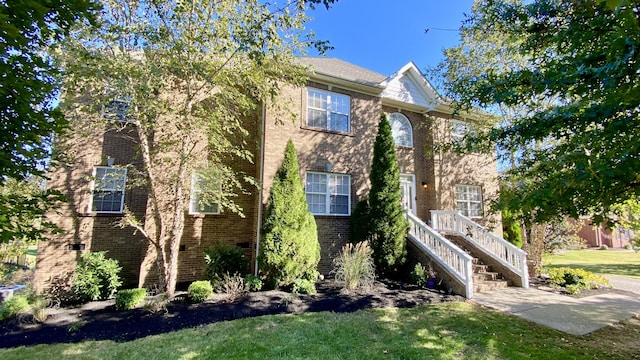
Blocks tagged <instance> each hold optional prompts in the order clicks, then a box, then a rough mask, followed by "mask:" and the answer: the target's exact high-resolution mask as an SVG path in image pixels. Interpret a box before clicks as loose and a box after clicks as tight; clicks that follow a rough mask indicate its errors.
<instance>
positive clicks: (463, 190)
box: [455, 184, 484, 219]
mask: <svg viewBox="0 0 640 360" xmlns="http://www.w3.org/2000/svg"><path fill="white" fill-rule="evenodd" d="M471 189H473V190H474V191H477V193H478V194H480V200H475V199H471V196H470V195H471V194H472V191H471ZM462 194H465V195H466V196H464V198H462V196H461V195H462ZM455 198H456V210H458V211H460V213H461V214H462V215H464V216H466V217H468V218H472V219H478V218H482V217H483V216H484V203H483V201H482V198H483V196H482V186H478V185H466V184H457V185H456V186H455ZM459 203H465V204H466V209H461V208H460V206H459ZM471 204H479V205H480V207H479V209H480V214H471V213H470V212H471V209H472V207H471Z"/></svg>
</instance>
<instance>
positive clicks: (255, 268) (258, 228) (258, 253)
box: [253, 104, 267, 276]
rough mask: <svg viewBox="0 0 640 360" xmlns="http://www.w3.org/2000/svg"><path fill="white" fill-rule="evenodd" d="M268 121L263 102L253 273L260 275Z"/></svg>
mask: <svg viewBox="0 0 640 360" xmlns="http://www.w3.org/2000/svg"><path fill="white" fill-rule="evenodd" d="M266 123H267V106H266V105H265V104H262V125H261V127H260V130H261V131H262V141H261V143H260V178H259V179H258V180H259V184H260V189H259V190H258V223H257V224H256V249H255V250H256V260H255V264H254V265H255V266H254V271H253V275H255V276H258V255H260V237H261V236H262V234H261V233H260V229H261V228H262V191H263V189H264V187H263V184H264V153H265V150H264V148H265V139H266V129H267V127H266Z"/></svg>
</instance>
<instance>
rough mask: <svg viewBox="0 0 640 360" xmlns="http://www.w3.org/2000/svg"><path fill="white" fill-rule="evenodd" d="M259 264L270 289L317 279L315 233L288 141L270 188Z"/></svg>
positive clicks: (291, 144) (294, 158) (291, 146)
mask: <svg viewBox="0 0 640 360" xmlns="http://www.w3.org/2000/svg"><path fill="white" fill-rule="evenodd" d="M258 260H259V263H260V271H261V272H262V273H263V274H264V278H265V281H266V283H267V285H268V286H270V287H280V286H282V287H287V286H290V285H292V284H293V283H294V282H295V281H297V280H300V279H303V280H309V281H310V283H311V284H314V282H315V280H316V279H317V278H318V271H317V266H318V262H319V261H320V243H319V242H318V232H317V229H316V222H315V218H314V217H313V214H311V212H310V211H309V206H308V205H307V199H306V195H305V192H304V188H303V187H302V179H301V178H300V174H299V169H298V158H297V155H296V149H295V147H294V146H293V142H292V141H291V140H289V142H288V143H287V147H286V150H285V154H284V160H283V162H282V166H281V167H280V169H279V170H278V172H277V173H276V175H275V178H274V180H273V185H272V187H271V193H270V195H269V203H268V205H267V211H266V216H265V221H264V225H263V227H262V240H261V242H260V255H259V257H258Z"/></svg>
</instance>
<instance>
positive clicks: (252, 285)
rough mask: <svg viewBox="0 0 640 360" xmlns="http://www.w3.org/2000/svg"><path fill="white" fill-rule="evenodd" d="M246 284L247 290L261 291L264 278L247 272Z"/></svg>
mask: <svg viewBox="0 0 640 360" xmlns="http://www.w3.org/2000/svg"><path fill="white" fill-rule="evenodd" d="M244 286H245V289H246V290H247V291H260V290H262V280H261V279H260V278H259V277H257V276H255V275H253V274H247V276H245V277H244Z"/></svg>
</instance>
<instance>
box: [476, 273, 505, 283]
mask: <svg viewBox="0 0 640 360" xmlns="http://www.w3.org/2000/svg"><path fill="white" fill-rule="evenodd" d="M500 278H501V276H500V274H499V273H497V272H490V271H483V272H478V273H475V274H473V281H474V282H483V281H489V280H500Z"/></svg>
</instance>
